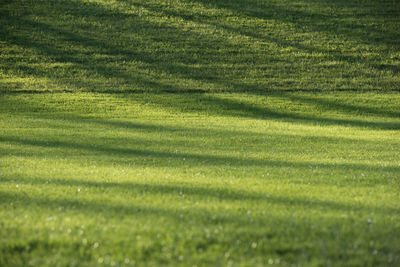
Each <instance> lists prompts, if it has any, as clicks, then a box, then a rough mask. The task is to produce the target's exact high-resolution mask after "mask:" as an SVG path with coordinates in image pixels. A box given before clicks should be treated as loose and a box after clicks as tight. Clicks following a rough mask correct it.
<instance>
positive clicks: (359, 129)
mask: <svg viewBox="0 0 400 267" xmlns="http://www.w3.org/2000/svg"><path fill="white" fill-rule="evenodd" d="M311 99H312V101H311ZM166 103H168V104H166ZM399 103H400V95H398V94H391V95H390V94H375V93H368V94H358V93H347V92H346V93H330V94H319V95H317V96H315V95H313V94H304V93H302V94H301V93H291V94H283V95H275V96H268V97H262V96H248V95H243V94H229V95H226V94H181V95H176V94H160V95H153V94H150V95H149V94H133V95H121V94H118V95H110V94H93V93H73V94H72V93H62V94H33V95H32V94H12V95H10V94H6V95H2V97H1V105H0V107H1V113H0V114H1V117H0V128H1V129H2V131H1V136H0V151H1V161H0V162H1V169H0V170H1V173H0V175H1V185H0V199H1V201H0V203H1V208H0V212H1V213H0V221H1V225H2V227H1V234H0V236H1V238H2V242H0V244H1V254H0V263H2V265H6V266H8V265H11V266H12V265H21V266H22V265H24V266H25V265H28V264H31V265H36V266H37V265H39V266H41V265H48V266H56V265H57V264H58V265H60V266H67V265H76V266H81V265H96V264H98V263H100V262H102V263H103V264H108V265H114V264H116V265H121V266H124V265H130V264H131V265H153V264H154V265H167V264H170V265H179V264H182V265H185V266H192V265H195V264H197V265H231V264H233V265H246V266H255V265H265V264H269V263H272V264H275V265H291V264H299V265H329V264H332V265H336V266H343V265H346V266H349V265H358V266H368V265H369V266H377V265H396V264H398V263H399V256H398V255H399V252H400V251H399V246H398V244H399V242H400V223H399V222H400V220H399V219H400V206H399V203H400V195H399V185H400V180H399V171H400V165H399V163H400V162H399V159H400V135H399V131H398V129H399V127H400V118H399V116H398V113H397V111H395V110H396V109H395V108H394V106H396V105H398V104H399ZM282 110H285V112H283V111H282Z"/></svg>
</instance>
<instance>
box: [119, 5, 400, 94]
mask: <svg viewBox="0 0 400 267" xmlns="http://www.w3.org/2000/svg"><path fill="white" fill-rule="evenodd" d="M122 2H125V1H122ZM194 2H202V3H204V2H207V3H209V2H208V1H202V0H199V1H197V0H194ZM222 2H223V1H222ZM232 2H233V1H229V3H232ZM249 2H251V1H246V3H243V6H245V7H246V8H248V6H249V5H248V3H249ZM212 4H213V5H214V3H212ZM216 4H217V5H219V4H221V1H219V2H218V3H216ZM135 5H137V6H143V7H145V8H147V9H150V10H154V11H157V12H161V13H162V14H165V15H167V16H174V17H178V18H180V17H181V18H184V19H185V20H189V21H193V22H195V23H200V24H205V25H212V26H215V27H216V28H218V29H223V30H225V31H227V32H229V33H234V34H237V35H239V36H248V37H252V38H255V39H258V40H261V41H266V42H268V43H275V44H277V45H279V46H280V47H286V48H287V47H295V48H296V49H299V50H300V51H306V52H307V53H322V54H324V55H325V57H326V58H327V59H335V60H338V61H346V62H348V63H351V64H354V63H355V62H357V63H358V64H363V65H365V66H367V67H369V68H375V69H377V70H388V71H390V72H392V73H394V74H396V73H397V72H399V70H398V68H396V66H394V65H390V64H376V63H374V62H371V61H370V60H368V59H366V58H365V57H363V56H361V55H360V56H354V55H351V54H349V53H342V52H338V51H334V50H328V49H322V48H319V47H316V46H310V45H304V44H302V43H300V42H298V41H289V40H286V39H284V38H276V37H273V36H272V35H270V34H269V35H267V34H265V33H263V31H261V30H260V29H257V28H256V29H252V28H249V27H243V25H240V24H238V25H237V26H236V27H235V26H234V25H235V24H231V25H226V24H222V23H216V22H214V21H213V20H212V19H210V18H209V17H203V16H187V15H184V14H182V13H180V12H179V11H176V10H173V9H168V10H165V9H162V8H160V7H156V6H154V5H151V4H144V3H141V4H139V3H136V4H135ZM240 5H242V4H238V3H236V4H234V5H233V6H235V7H237V9H236V8H233V7H232V9H231V10H232V11H235V13H236V14H241V13H243V10H245V9H243V8H239V6H240ZM221 6H223V7H224V8H226V6H225V5H224V4H222V5H221ZM227 6H228V5H227ZM228 9H229V8H228ZM258 9H261V7H260V8H258ZM271 10H273V11H272V12H271V14H273V15H271V16H270V15H268V14H269V13H268V11H264V12H263V11H259V10H258V11H257V12H256V13H250V14H251V16H252V15H254V14H256V17H257V18H263V19H266V18H270V19H275V20H283V21H285V22H289V23H295V24H296V25H298V26H307V29H308V30H309V28H310V27H309V26H311V28H313V27H315V26H316V25H318V23H315V19H317V20H318V22H319V23H321V22H323V23H325V26H318V27H317V28H315V29H314V31H315V32H321V29H324V30H325V31H328V32H330V33H331V34H332V35H337V33H338V31H337V27H335V26H336V24H337V22H336V21H335V20H331V17H330V16H326V15H322V14H315V13H313V14H312V13H306V12H304V11H293V10H289V9H282V8H278V7H277V6H272V7H271ZM261 14H264V15H261ZM246 15H248V14H247V13H246ZM285 17H286V18H287V17H298V18H308V19H307V21H305V22H302V23H298V21H297V20H296V19H294V20H293V21H292V20H287V19H286V20H285V19H284V18H285ZM311 22H312V23H311ZM341 23H342V24H343V22H341ZM303 24H304V25H303ZM345 26H346V28H347V29H348V30H349V31H350V30H351V31H356V32H360V31H365V29H364V28H367V26H358V28H359V29H358V28H357V26H354V25H353V24H348V23H345ZM328 28H332V29H328ZM371 31H373V32H374V33H378V34H381V32H377V31H376V30H372V29H371ZM346 32H347V31H346ZM367 35H368V33H367ZM360 36H362V37H365V36H364V35H360ZM388 36H390V38H391V39H392V38H393V40H392V41H391V44H392V45H395V44H396V43H397V40H399V39H400V35H398V36H397V38H396V33H395V34H394V35H393V33H387V34H386V35H385V37H388ZM347 37H351V38H354V37H355V36H354V35H353V34H349V35H347ZM364 39H365V40H368V41H371V38H367V37H365V38H364ZM377 40H378V42H380V41H384V40H385V39H384V38H378V39H377ZM385 44H386V43H385ZM358 71H361V70H360V69H358ZM363 74H367V72H364V73H363ZM258 91H262V90H258Z"/></svg>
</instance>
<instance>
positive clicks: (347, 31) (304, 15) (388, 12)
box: [190, 0, 400, 48]
mask: <svg viewBox="0 0 400 267" xmlns="http://www.w3.org/2000/svg"><path fill="white" fill-rule="evenodd" d="M190 1H192V2H197V3H201V4H203V5H205V6H217V7H219V8H222V9H227V10H231V11H233V12H234V13H235V14H242V15H245V16H249V17H254V18H260V19H275V20H278V21H283V22H286V23H290V24H293V25H295V26H296V27H297V28H298V29H304V28H307V30H311V31H314V32H327V33H328V34H330V35H331V36H337V35H338V34H339V35H344V36H346V37H348V38H350V39H356V40H361V41H363V42H365V43H368V44H374V45H376V44H383V45H389V46H392V47H394V48H398V40H400V34H399V33H398V32H391V31H388V30H387V29H385V30H382V29H381V30H380V31H378V30H377V29H376V28H375V27H373V26H370V25H360V24H355V23H352V22H346V21H345V20H343V19H341V20H339V19H338V18H340V17H338V16H343V17H344V16H346V17H348V18H351V19H353V20H355V17H352V15H350V14H348V13H347V14H346V13H342V14H341V12H340V10H341V9H342V10H343V9H345V8H352V10H353V11H357V9H354V8H355V6H351V2H350V1H341V2H340V4H338V2H339V1H329V3H327V1H321V0H315V1H309V2H310V3H313V4H314V5H315V4H316V3H318V6H320V7H327V6H331V7H334V8H335V9H336V11H337V13H336V14H335V13H334V14H331V15H327V14H323V13H321V12H318V13H317V12H310V11H304V10H302V9H300V8H297V9H295V10H294V9H290V8H283V7H282V6H278V5H276V4H274V3H272V2H261V1H257V0H249V1H230V0H222V1H209V0H190ZM369 3H373V7H371V8H368V7H367V5H363V9H364V10H366V9H367V10H368V13H370V15H375V16H376V17H382V18H383V17H385V18H388V16H389V17H392V18H396V17H397V15H398V13H397V14H396V11H397V12H400V5H399V4H398V3H396V2H391V3H392V5H390V4H389V3H386V5H382V2H379V1H369ZM366 7H367V8H366ZM382 8H384V10H383V11H382V13H380V14H377V13H376V9H382ZM355 15H356V16H357V14H355ZM371 36H374V37H371Z"/></svg>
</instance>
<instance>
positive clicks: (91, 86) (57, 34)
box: [2, 0, 400, 130]
mask: <svg viewBox="0 0 400 267" xmlns="http://www.w3.org/2000/svg"><path fill="white" fill-rule="evenodd" d="M196 1H197V0H195V2H196ZM197 2H202V3H204V4H207V3H208V2H207V1H200V0H199V1H197ZM60 3H63V5H65V7H66V8H70V9H71V10H73V12H72V14H74V16H76V17H79V16H83V15H84V14H87V13H89V14H91V15H93V14H100V15H101V17H105V18H111V17H113V16H115V15H118V16H119V17H120V18H121V19H126V20H128V21H129V22H130V23H137V24H140V25H147V26H146V27H147V28H150V27H152V26H153V27H155V28H157V29H165V30H167V31H168V32H171V33H172V34H175V35H178V36H182V35H183V34H184V35H186V36H187V38H188V39H190V40H191V41H190V45H191V46H196V45H195V42H194V41H193V40H198V39H199V38H198V36H196V35H195V34H194V33H187V32H185V33H183V32H182V31H181V29H178V28H176V27H173V26H170V25H162V26H160V25H157V24H156V23H154V22H151V21H149V20H146V19H145V18H141V17H139V16H131V15H128V14H123V13H121V12H117V11H115V10H113V11H111V10H107V9H106V8H104V7H102V6H101V5H94V4H90V3H86V4H85V6H84V8H83V7H80V8H74V6H73V4H71V3H67V2H64V1H60ZM135 5H138V4H137V3H136V4H135ZM216 5H217V6H220V7H221V8H229V9H231V10H232V11H235V12H239V13H240V12H243V11H245V10H246V8H247V9H249V10H251V11H250V14H252V13H254V12H256V3H255V2H252V1H246V5H242V4H240V3H239V2H228V1H220V2H218V3H216ZM276 8H277V9H276ZM273 9H274V10H275V11H274V12H275V13H276V14H278V15H279V14H283V13H284V11H285V12H286V10H283V11H282V10H279V8H278V7H275V6H273ZM246 12H247V11H246ZM257 12H261V13H262V12H264V11H257ZM265 12H267V13H268V12H269V11H265ZM274 12H273V13H271V14H273V16H274V17H273V18H276V19H277V17H278V15H276V14H275V13H274ZM288 12H289V11H288ZM253 15H254V16H258V15H257V13H254V14H253ZM289 15H290V12H289ZM302 15H305V16H306V15H307V14H302ZM260 16H261V15H260ZM3 19H4V20H6V21H8V22H9V23H11V24H16V25H20V26H21V27H23V28H26V29H30V30H32V32H44V34H45V35H46V36H50V37H52V38H55V39H56V41H55V43H54V42H53V41H47V40H34V39H31V40H29V41H27V40H26V36H19V35H18V34H15V33H13V32H4V34H2V39H4V40H6V42H8V43H12V44H17V45H19V46H21V47H26V48H30V49H35V50H37V51H39V53H40V54H41V55H46V56H51V57H52V58H53V59H54V60H55V61H56V62H67V63H73V64H74V67H77V68H78V69H80V70H83V71H86V72H88V73H89V74H90V75H93V76H96V75H100V76H101V77H103V78H106V79H113V78H116V77H117V78H118V79H120V80H121V81H122V86H123V87H124V88H125V87H127V86H134V87H135V89H134V90H133V92H135V91H153V92H204V91H205V89H204V87H203V85H207V86H211V87H221V88H233V89H234V91H240V90H244V91H246V92H247V93H257V92H259V93H260V92H262V91H263V90H265V88H263V87H258V86H249V85H246V84H243V83H237V82H233V81H226V80H225V79H222V80H219V78H221V77H219V76H215V75H213V74H210V72H207V73H208V74H207V73H204V72H203V70H196V69H194V68H191V67H188V66H185V65H184V64H183V65H182V64H180V63H185V62H191V61H192V55H191V54H190V53H186V52H179V53H178V54H175V55H174V54H172V55H166V56H165V55H164V56H160V57H156V56H155V55H151V54H149V53H147V52H143V51H135V50H134V49H126V48H125V47H124V46H123V45H115V44H114V43H113V42H111V41H105V40H104V39H106V37H107V34H102V33H100V32H95V33H97V34H100V36H97V37H96V36H90V35H89V36H82V35H79V34H76V33H74V32H72V31H71V30H66V29H63V28H60V27H55V26H52V25H50V24H48V23H44V22H38V21H33V20H31V19H26V18H22V17H15V16H11V15H8V16H6V17H3ZM317 19H318V20H319V21H321V20H324V19H325V16H322V17H317ZM147 28H146V29H147ZM93 33H94V32H92V33H91V35H93ZM140 34H141V35H143V36H146V37H149V38H150V37H151V38H154V36H151V32H150V33H146V34H145V33H143V32H141V33H140ZM214 39H215V40H217V41H221V40H220V39H221V38H216V37H212V36H208V39H207V40H202V41H200V43H199V44H197V47H198V48H199V49H201V48H204V47H205V46H206V45H207V43H208V42H210V41H211V40H214ZM161 40H164V41H168V39H165V37H161ZM215 40H214V41H215ZM63 41H66V42H70V43H71V44H73V49H70V50H68V49H67V50H65V49H60V48H58V47H57V46H56V45H54V44H57V43H60V42H63ZM124 41H125V42H126V41H127V40H124ZM168 42H169V44H171V41H170V40H169V41H168ZM221 42H222V46H224V47H225V48H226V47H230V48H232V49H233V50H234V49H235V45H234V44H231V43H229V42H227V41H221ZM75 45H77V46H79V45H83V46H85V47H86V48H90V49H91V50H93V51H94V52H96V53H100V54H103V55H106V56H115V57H121V58H125V59H126V60H128V61H129V60H134V61H139V62H142V63H143V64H145V65H146V67H145V68H147V69H150V70H153V71H155V72H156V73H157V72H164V73H168V74H170V75H173V77H175V78H176V77H178V78H179V79H184V80H192V81H194V84H196V85H197V88H193V87H185V86H183V87H181V86H180V85H178V84H174V83H169V82H166V81H160V80H159V79H157V78H156V77H154V76H151V75H147V74H142V73H139V74H137V73H132V72H128V71H127V70H125V69H124V68H117V67H115V66H108V65H107V64H104V63H105V62H102V61H101V60H97V61H93V60H92V58H91V57H90V53H91V52H82V51H81V52H79V53H78V52H77V51H75V50H74V49H76V47H75ZM171 45H172V44H171ZM172 48H179V47H178V46H174V45H172ZM90 49H89V50H90ZM178 58H179V60H178ZM233 58H234V57H233ZM174 59H177V60H178V62H175V63H173V62H172V61H174ZM217 60H218V59H217ZM221 62H224V60H222V61H221ZM114 63H115V62H114ZM177 63H179V64H177ZM11 68H12V67H11ZM16 68H17V69H18V70H20V71H21V70H22V72H25V73H28V74H29V73H30V74H32V75H34V76H41V77H47V78H51V79H53V80H56V81H57V82H66V84H69V83H72V84H74V85H75V87H77V88H81V87H86V88H87V89H88V90H92V91H106V92H109V93H114V92H117V91H118V90H120V88H119V87H118V86H117V89H116V90H114V89H113V87H114V86H113V85H110V87H111V88H106V89H104V90H103V89H101V90H99V89H98V88H97V86H96V82H95V81H93V80H90V81H84V80H82V79H67V81H66V80H65V77H63V76H62V75H61V74H54V73H52V72H51V71H47V70H44V69H41V68H39V67H32V66H29V65H24V66H22V67H21V66H20V67H16ZM21 68H22V69H21ZM207 75H211V76H209V77H208V76H207ZM207 77H208V78H207ZM118 88H119V89H118ZM266 94H272V93H271V92H268V93H266ZM120 96H121V97H124V96H123V95H120ZM186 96H187V95H184V97H185V98H186V99H187V100H188V101H191V102H192V103H193V100H192V99H193V98H192V97H189V96H187V97H186ZM286 96H288V98H289V99H295V100H296V101H300V102H304V103H307V104H311V102H312V101H313V100H310V99H309V98H307V97H303V98H302V97H300V96H293V95H288V94H284V93H282V97H286ZM197 98H198V99H197V100H196V101H198V102H202V106H201V107H199V106H196V105H195V106H193V109H194V110H197V111H203V109H204V107H205V108H206V109H207V111H211V112H214V113H216V114H221V115H228V116H239V117H251V118H262V119H274V120H280V121H287V122H300V123H312V124H321V125H343V126H355V127H367V128H372V129H383V130H397V129H400V125H399V123H395V122H371V121H363V120H358V119H341V118H339V119H336V118H323V117H317V116H310V115H302V114H297V113H290V112H286V111H281V110H273V109H271V108H269V107H267V106H263V107H260V106H256V105H252V104H249V103H244V102H241V101H238V100H233V99H226V98H221V97H218V96H202V95H199V96H197ZM315 101H316V102H317V103H319V105H320V106H325V104H328V103H326V102H325V103H324V102H322V101H321V100H315ZM156 104H158V105H160V106H163V107H167V108H176V109H180V110H183V109H182V106H179V104H177V103H167V102H166V101H158V103H156ZM330 107H332V105H330ZM336 108H338V109H339V108H340V109H341V110H346V111H352V110H353V111H354V110H358V109H359V108H360V107H354V109H353V108H352V107H351V106H346V107H344V106H343V105H340V106H339V105H336ZM363 111H364V112H369V113H371V112H372V113H375V114H378V115H381V116H385V115H384V114H385V112H384V111H377V110H373V109H368V108H364V109H363ZM387 114H388V115H390V117H396V116H398V115H399V113H398V112H388V113H387ZM388 115H386V116H388Z"/></svg>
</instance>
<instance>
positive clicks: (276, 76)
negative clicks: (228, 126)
mask: <svg viewBox="0 0 400 267" xmlns="http://www.w3.org/2000/svg"><path fill="white" fill-rule="evenodd" d="M0 12H1V13H0V14H1V16H0V23H1V28H0V51H1V58H0V64H1V65H0V71H1V73H0V75H1V78H2V79H1V85H0V86H1V90H2V91H43V90H47V91H77V90H78V91H96V92H127V91H130V92H132V91H135V92H136V91H146V92H150V91H153V92H159V91H168V92H183V91H184V92H188V91H189V92H192V91H200V92H203V91H206V92H221V91H229V92H243V91H245V92H252V93H254V92H259V93H260V92H265V91H281V90H286V91H293V90H294V91H298V90H313V91H329V90H357V91H365V90H378V91H382V90H384V91H398V90H399V89H400V87H399V82H400V79H399V69H400V45H399V40H400V31H399V29H400V19H399V17H400V4H399V2H398V1H392V0H382V1H377V0H370V1H355V0H351V1H348V0H346V1H341V0H338V1H325V0H319V1H317V0H304V1H278V0H275V1H255V0H246V1H231V0H229V1H225V0H220V1H205V0H204V1H200V0H187V1H159V0H153V1H100V0H99V1H63V0H55V1H2V3H1V6H0Z"/></svg>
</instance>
